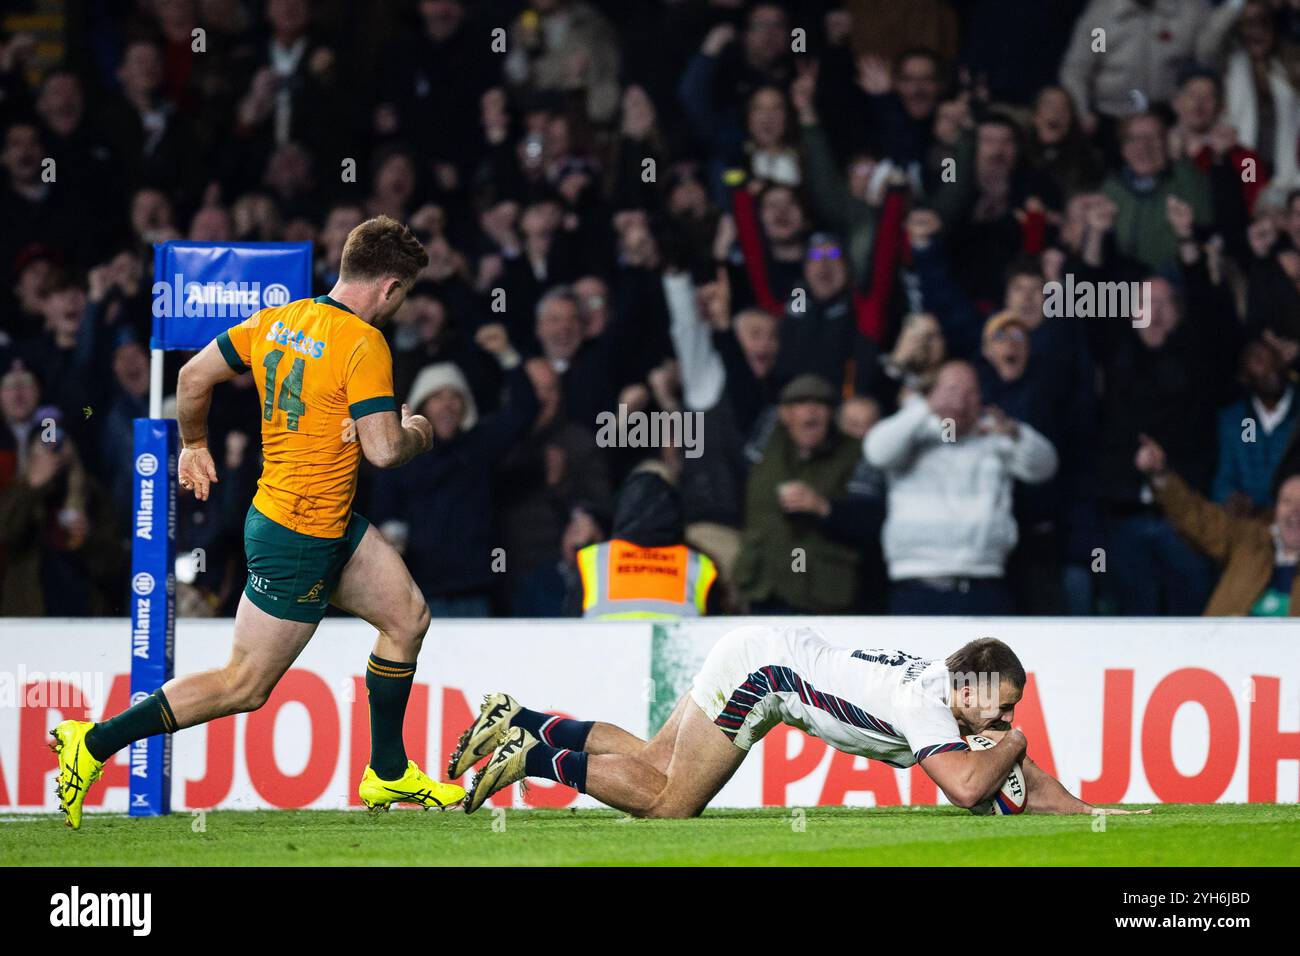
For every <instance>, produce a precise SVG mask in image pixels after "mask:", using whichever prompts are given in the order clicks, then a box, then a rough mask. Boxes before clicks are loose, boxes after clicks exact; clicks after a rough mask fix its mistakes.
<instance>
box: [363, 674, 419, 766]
mask: <svg viewBox="0 0 1300 956" xmlns="http://www.w3.org/2000/svg"><path fill="white" fill-rule="evenodd" d="M413 683H415V664H414V663H411V664H403V663H400V662H398V661H386V660H384V659H383V658H382V657H376V656H375V655H374V654H371V655H370V661H369V662H368V663H367V665H366V695H367V696H368V697H369V698H370V769H371V770H373V771H374V772H375V773H376V774H377V775H378V776H379V779H380V780H396V779H398V778H399V777H400V776H401V775H402V774H404V773H406V745H405V744H404V743H403V742H402V721H403V720H404V719H405V717H406V701H407V699H408V698H409V697H410V696H411V685H412V684H413Z"/></svg>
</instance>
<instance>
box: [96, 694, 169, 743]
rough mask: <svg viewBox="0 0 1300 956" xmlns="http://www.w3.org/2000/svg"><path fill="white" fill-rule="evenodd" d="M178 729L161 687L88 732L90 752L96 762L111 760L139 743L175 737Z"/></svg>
mask: <svg viewBox="0 0 1300 956" xmlns="http://www.w3.org/2000/svg"><path fill="white" fill-rule="evenodd" d="M177 729H178V728H177V726H176V715H175V714H173V713H172V708H171V704H169V703H167V698H166V697H165V696H164V695H163V692H162V688H161V687H160V688H158V690H156V691H154V692H153V693H152V694H150V695H149V696H148V697H146V698H145V699H144V700H142V701H140V703H138V704H135V705H133V706H131V707H128V708H127V709H126V710H124V711H122V712H121V713H120V714H118V715H117V716H116V717H114V718H112V719H111V720H105V721H103V722H101V723H98V724H96V725H95V726H94V727H91V728H90V730H89V731H87V732H86V749H87V750H88V751H90V755H91V756H92V757H94V758H95V759H96V760H107V759H108V758H109V757H111V756H113V754H115V753H117V752H118V751H119V750H121V749H122V748H123V747H125V746H127V745H128V744H132V743H135V742H136V741H137V740H143V739H144V738H145V737H152V736H154V735H155V734H174V733H176V731H177Z"/></svg>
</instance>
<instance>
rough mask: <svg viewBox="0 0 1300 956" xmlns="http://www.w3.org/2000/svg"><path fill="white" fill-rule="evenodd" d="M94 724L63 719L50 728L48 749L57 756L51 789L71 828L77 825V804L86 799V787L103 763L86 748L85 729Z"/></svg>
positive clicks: (102, 768) (94, 777) (78, 809)
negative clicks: (55, 776)
mask: <svg viewBox="0 0 1300 956" xmlns="http://www.w3.org/2000/svg"><path fill="white" fill-rule="evenodd" d="M94 726H95V725H94V724H93V723H92V722H90V721H88V720H65V721H63V722H62V723H61V724H59V725H58V726H57V727H55V728H54V729H53V730H51V731H50V736H51V737H53V738H54V740H53V741H52V742H51V743H50V749H51V750H53V751H54V753H55V754H56V755H57V756H58V758H59V775H58V777H57V778H56V779H55V783H54V793H55V794H56V795H57V796H58V798H59V809H60V810H62V811H63V815H64V816H65V817H66V818H67V821H66V822H67V824H68V826H70V827H72V829H74V830H80V829H81V805H82V803H84V802H85V800H86V791H87V790H89V789H90V785H91V784H92V783H94V782H95V781H96V780H98V779H99V777H100V775H101V774H102V773H103V772H104V764H103V763H102V762H100V761H98V760H96V759H95V758H94V757H92V756H91V755H90V751H89V750H87V749H86V743H85V741H86V731H88V730H90V728H91V727H94Z"/></svg>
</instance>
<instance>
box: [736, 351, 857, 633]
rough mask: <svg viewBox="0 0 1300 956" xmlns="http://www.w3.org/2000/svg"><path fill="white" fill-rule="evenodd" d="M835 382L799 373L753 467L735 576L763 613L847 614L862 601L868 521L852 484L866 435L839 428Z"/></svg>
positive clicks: (754, 606) (784, 394)
mask: <svg viewBox="0 0 1300 956" xmlns="http://www.w3.org/2000/svg"><path fill="white" fill-rule="evenodd" d="M836 399H837V395H836V392H835V389H833V388H832V387H831V385H830V383H829V382H827V381H826V380H825V379H822V378H818V377H817V376H816V375H800V376H797V377H796V378H794V379H793V380H791V381H790V382H789V384H787V385H786V386H785V388H783V389H782V390H781V392H780V395H779V402H780V408H779V411H778V417H779V421H778V423H777V425H776V427H775V429H774V430H773V432H772V435H771V438H770V439H769V441H768V443H767V446H766V447H765V448H764V449H763V453H762V457H761V458H760V459H759V460H758V462H756V463H755V464H754V466H753V468H752V469H751V470H750V473H749V481H748V483H747V486H746V495H745V504H746V508H745V530H744V534H743V537H742V542H741V551H740V557H739V559H738V560H737V562H736V570H735V577H736V584H737V585H738V586H739V588H740V590H741V592H742V593H743V594H744V596H745V598H746V600H748V602H749V604H750V609H751V610H752V611H754V612H755V613H770V614H846V613H850V612H852V611H853V610H854V609H855V608H856V606H857V601H858V593H857V592H858V580H859V565H860V562H861V555H860V550H861V543H862V541H863V540H864V539H865V534H866V527H867V525H866V524H865V522H864V516H863V514H862V509H860V508H859V507H858V504H859V503H858V502H856V501H854V500H852V499H851V497H850V496H848V495H847V494H846V488H847V485H848V482H849V479H850V477H851V476H852V474H853V471H854V468H855V467H856V465H857V463H858V459H859V458H860V452H859V450H858V443H857V442H856V441H854V440H853V439H852V438H850V437H849V436H847V435H845V434H843V433H842V432H841V431H839V429H837V428H835V427H834V426H833V422H832V417H833V413H834V408H835V405H836Z"/></svg>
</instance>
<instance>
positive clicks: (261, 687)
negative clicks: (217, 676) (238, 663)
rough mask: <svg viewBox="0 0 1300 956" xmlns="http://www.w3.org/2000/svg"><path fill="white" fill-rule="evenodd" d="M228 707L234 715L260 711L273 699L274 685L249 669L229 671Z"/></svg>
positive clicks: (240, 668) (227, 681) (227, 685)
mask: <svg viewBox="0 0 1300 956" xmlns="http://www.w3.org/2000/svg"><path fill="white" fill-rule="evenodd" d="M226 688H227V692H226V706H227V709H228V710H229V711H230V713H232V714H247V713H249V712H251V711H254V710H259V709H261V707H262V706H263V705H264V704H265V703H266V702H267V700H269V699H270V697H271V691H272V690H273V689H274V685H273V684H270V683H268V682H267V681H266V680H265V679H264V678H263V677H262V676H261V675H260V674H258V673H257V672H256V671H254V670H252V669H251V668H248V667H238V668H234V669H228V671H227V675H226Z"/></svg>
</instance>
